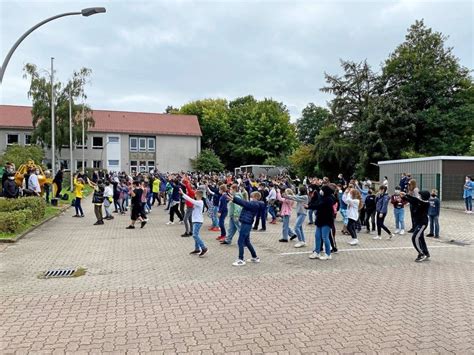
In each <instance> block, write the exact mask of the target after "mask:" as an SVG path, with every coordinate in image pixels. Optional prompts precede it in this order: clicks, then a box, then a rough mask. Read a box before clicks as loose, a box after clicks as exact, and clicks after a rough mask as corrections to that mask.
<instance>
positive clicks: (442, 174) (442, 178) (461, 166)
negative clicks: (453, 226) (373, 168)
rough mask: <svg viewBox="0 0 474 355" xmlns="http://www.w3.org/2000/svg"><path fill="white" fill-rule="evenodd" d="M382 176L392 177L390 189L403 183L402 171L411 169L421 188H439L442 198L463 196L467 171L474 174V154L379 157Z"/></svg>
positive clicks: (412, 175)
mask: <svg viewBox="0 0 474 355" xmlns="http://www.w3.org/2000/svg"><path fill="white" fill-rule="evenodd" d="M378 165H379V177H380V181H383V179H384V176H386V177H387V178H388V184H389V192H390V193H393V190H394V188H395V187H396V186H397V185H398V184H399V182H400V179H401V175H402V173H409V174H411V177H412V178H413V179H415V180H416V182H417V185H418V187H419V188H420V190H428V191H431V189H437V190H438V191H439V196H440V199H441V200H445V201H453V200H460V199H462V194H463V186H464V180H465V177H466V175H471V176H474V157H473V156H436V157H426V158H414V159H400V160H386V161H379V162H378Z"/></svg>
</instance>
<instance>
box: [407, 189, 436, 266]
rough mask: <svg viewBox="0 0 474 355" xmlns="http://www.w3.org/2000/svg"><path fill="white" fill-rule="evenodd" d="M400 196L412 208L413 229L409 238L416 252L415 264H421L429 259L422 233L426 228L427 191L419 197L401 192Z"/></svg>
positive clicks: (428, 204)
mask: <svg viewBox="0 0 474 355" xmlns="http://www.w3.org/2000/svg"><path fill="white" fill-rule="evenodd" d="M400 195H401V196H402V198H403V199H405V200H406V201H408V202H409V203H410V205H412V206H413V207H414V209H413V211H414V214H413V222H414V224H415V226H414V227H415V228H414V230H413V235H412V237H411V240H412V243H413V246H414V247H415V249H416V251H417V252H418V257H417V258H416V259H415V261H416V262H421V261H425V260H429V259H430V253H429V251H428V247H427V246H426V241H425V237H424V236H423V232H424V231H425V229H426V227H427V226H428V209H429V207H430V203H429V198H430V193H429V192H428V191H421V192H420V193H419V196H420V197H414V196H411V195H409V194H405V193H404V192H401V193H400Z"/></svg>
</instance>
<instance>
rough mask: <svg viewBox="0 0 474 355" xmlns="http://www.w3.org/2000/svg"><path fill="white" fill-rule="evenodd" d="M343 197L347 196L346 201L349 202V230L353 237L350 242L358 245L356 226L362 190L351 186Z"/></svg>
mask: <svg viewBox="0 0 474 355" xmlns="http://www.w3.org/2000/svg"><path fill="white" fill-rule="evenodd" d="M343 198H345V200H344V202H345V203H346V204H347V218H348V219H349V222H348V223H347V230H348V231H349V234H350V235H351V237H352V240H351V241H350V242H349V244H350V245H357V244H359V239H358V238H357V232H356V226H357V221H358V220H359V207H360V206H361V204H362V202H361V196H360V192H359V191H358V190H356V189H354V188H351V189H350V190H349V191H348V193H347V195H344V197H343Z"/></svg>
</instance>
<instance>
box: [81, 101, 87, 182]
mask: <svg viewBox="0 0 474 355" xmlns="http://www.w3.org/2000/svg"><path fill="white" fill-rule="evenodd" d="M85 142H86V138H85V134H84V101H83V102H82V171H83V172H84V173H85V172H86V167H85V165H84V161H85V158H84V156H85V151H84V145H85V144H86V143H85Z"/></svg>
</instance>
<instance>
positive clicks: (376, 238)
mask: <svg viewBox="0 0 474 355" xmlns="http://www.w3.org/2000/svg"><path fill="white" fill-rule="evenodd" d="M372 239H373V240H379V239H382V237H381V236H380V235H376V236H375V237H372Z"/></svg>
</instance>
